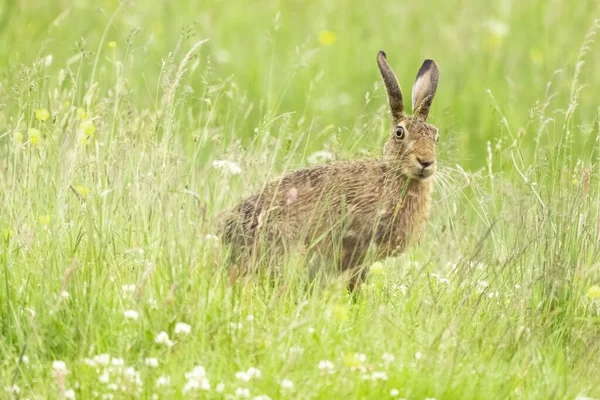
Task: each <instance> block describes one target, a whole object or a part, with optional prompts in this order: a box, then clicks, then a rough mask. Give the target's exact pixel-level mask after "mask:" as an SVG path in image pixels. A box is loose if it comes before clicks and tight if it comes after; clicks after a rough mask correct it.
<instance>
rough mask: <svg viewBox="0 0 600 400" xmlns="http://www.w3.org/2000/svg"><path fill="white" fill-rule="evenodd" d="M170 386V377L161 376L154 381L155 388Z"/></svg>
mask: <svg viewBox="0 0 600 400" xmlns="http://www.w3.org/2000/svg"><path fill="white" fill-rule="evenodd" d="M170 384H171V377H170V376H165V375H161V376H159V377H158V379H156V387H164V386H169V385H170Z"/></svg>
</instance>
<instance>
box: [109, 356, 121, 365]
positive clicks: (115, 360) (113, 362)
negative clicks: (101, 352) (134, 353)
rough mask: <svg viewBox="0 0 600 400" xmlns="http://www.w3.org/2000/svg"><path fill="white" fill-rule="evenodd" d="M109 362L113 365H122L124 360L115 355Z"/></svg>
mask: <svg viewBox="0 0 600 400" xmlns="http://www.w3.org/2000/svg"><path fill="white" fill-rule="evenodd" d="M110 363H111V364H112V365H113V366H115V367H122V366H124V365H125V360H123V359H122V358H119V357H115V358H113V359H112V360H111V361H110Z"/></svg>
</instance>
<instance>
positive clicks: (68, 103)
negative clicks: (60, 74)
mask: <svg viewBox="0 0 600 400" xmlns="http://www.w3.org/2000/svg"><path fill="white" fill-rule="evenodd" d="M63 107H64V108H69V107H71V102H70V101H69V100H65V102H64V103H63Z"/></svg>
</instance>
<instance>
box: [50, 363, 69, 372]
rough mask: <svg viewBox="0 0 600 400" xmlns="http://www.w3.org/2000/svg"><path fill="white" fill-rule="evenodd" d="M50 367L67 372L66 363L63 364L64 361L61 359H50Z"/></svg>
mask: <svg viewBox="0 0 600 400" xmlns="http://www.w3.org/2000/svg"><path fill="white" fill-rule="evenodd" d="M52 369H53V370H54V371H55V372H59V373H62V374H66V373H67V364H65V362H64V361H61V360H56V361H52Z"/></svg>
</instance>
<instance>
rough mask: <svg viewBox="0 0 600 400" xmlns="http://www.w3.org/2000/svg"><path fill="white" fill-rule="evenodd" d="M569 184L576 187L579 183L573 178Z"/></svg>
mask: <svg viewBox="0 0 600 400" xmlns="http://www.w3.org/2000/svg"><path fill="white" fill-rule="evenodd" d="M571 183H572V184H573V185H577V184H578V183H579V181H578V180H577V178H573V180H572V181H571Z"/></svg>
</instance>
